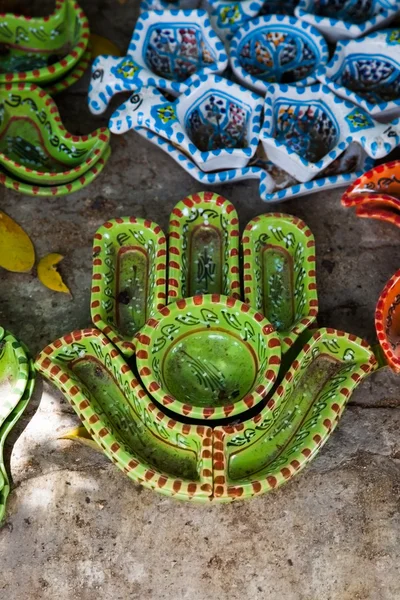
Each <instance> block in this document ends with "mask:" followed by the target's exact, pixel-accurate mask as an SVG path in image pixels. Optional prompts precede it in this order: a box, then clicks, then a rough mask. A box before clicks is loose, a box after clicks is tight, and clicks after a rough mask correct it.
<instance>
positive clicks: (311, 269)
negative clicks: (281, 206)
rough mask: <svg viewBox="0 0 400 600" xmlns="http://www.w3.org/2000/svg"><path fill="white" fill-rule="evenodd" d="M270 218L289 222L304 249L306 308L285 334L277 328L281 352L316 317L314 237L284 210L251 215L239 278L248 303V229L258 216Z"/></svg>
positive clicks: (250, 252) (250, 279)
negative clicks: (241, 279) (241, 280)
mask: <svg viewBox="0 0 400 600" xmlns="http://www.w3.org/2000/svg"><path fill="white" fill-rule="evenodd" d="M269 219H271V224H274V222H275V224H276V225H278V224H277V223H276V220H280V221H284V222H286V223H290V224H293V225H294V226H295V227H296V228H297V229H298V230H299V231H300V232H301V233H302V234H303V236H304V250H305V260H306V262H307V265H306V271H307V272H306V280H307V281H308V289H307V300H308V310H307V313H308V314H307V316H304V317H303V318H302V319H300V320H299V321H298V322H297V323H296V324H295V325H294V326H293V327H292V328H291V330H290V334H289V335H288V336H282V335H281V334H280V333H279V332H277V333H278V335H279V336H280V338H281V342H282V352H283V353H285V352H287V350H288V349H289V348H290V347H291V346H292V345H293V344H294V342H295V341H296V339H297V338H298V336H299V335H300V334H301V333H302V332H303V331H304V330H305V329H307V328H309V327H310V326H311V325H312V324H313V323H314V322H315V319H316V318H317V315H318V294H317V282H316V257H315V239H314V236H313V234H312V231H311V229H310V228H309V227H308V226H307V225H306V224H305V223H304V221H302V220H301V219H299V218H297V217H293V216H292V215H287V214H285V213H266V214H263V215H259V216H258V217H255V218H254V219H252V220H251V221H250V222H249V223H248V224H247V225H246V227H245V229H244V232H243V236H242V246H243V281H244V296H245V302H247V303H248V304H250V305H252V295H253V294H254V286H256V285H257V284H256V283H255V282H254V278H253V270H254V267H253V261H254V253H253V244H252V241H251V235H250V234H251V231H252V229H253V227H254V224H255V223H259V222H260V221H262V220H269Z"/></svg>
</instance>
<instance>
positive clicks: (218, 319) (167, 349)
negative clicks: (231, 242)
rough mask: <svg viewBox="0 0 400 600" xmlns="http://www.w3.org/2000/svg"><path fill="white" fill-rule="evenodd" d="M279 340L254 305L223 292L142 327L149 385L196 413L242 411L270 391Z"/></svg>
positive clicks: (143, 373) (140, 350)
mask: <svg viewBox="0 0 400 600" xmlns="http://www.w3.org/2000/svg"><path fill="white" fill-rule="evenodd" d="M280 355H281V348H280V340H279V337H278V335H277V333H276V332H275V330H274V328H273V327H272V325H271V323H270V322H269V321H268V320H267V319H266V318H265V317H264V316H263V315H261V314H260V313H257V312H255V311H254V310H252V309H251V308H250V307H249V305H247V304H244V303H243V302H240V301H239V300H235V299H234V298H229V297H226V296H219V295H218V294H212V295H204V296H194V297H193V298H186V299H185V300H179V301H178V302H175V303H173V304H169V305H168V306H166V307H164V308H163V309H161V310H160V311H159V312H158V313H157V314H156V315H155V316H154V318H152V319H150V320H149V321H148V322H147V324H146V325H145V327H144V328H143V329H142V330H141V331H140V333H139V334H138V343H137V354H136V358H137V366H138V371H139V375H140V377H141V378H142V381H143V384H144V386H145V387H146V388H147V390H148V392H149V393H150V394H152V395H153V397H154V398H155V399H156V400H158V401H159V402H161V403H162V404H163V405H164V406H167V407H168V408H169V409H170V410H172V411H174V412H176V413H178V414H181V415H184V416H189V417H192V418H195V419H221V418H226V417H230V416H233V415H238V414H240V413H242V412H244V411H246V410H248V409H249V408H251V407H252V406H254V405H255V404H257V402H259V401H260V400H261V399H262V398H264V397H265V396H266V394H267V393H268V391H269V390H270V388H271V386H272V385H273V383H274V381H275V380H276V376H277V374H278V371H279V366H280V362H281V360H280Z"/></svg>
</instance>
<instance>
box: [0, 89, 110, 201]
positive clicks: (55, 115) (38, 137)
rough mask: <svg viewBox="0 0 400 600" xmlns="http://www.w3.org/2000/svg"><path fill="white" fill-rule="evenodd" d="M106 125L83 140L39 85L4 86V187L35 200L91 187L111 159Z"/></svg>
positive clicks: (0, 136)
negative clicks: (69, 126) (62, 117)
mask: <svg viewBox="0 0 400 600" xmlns="http://www.w3.org/2000/svg"><path fill="white" fill-rule="evenodd" d="M109 141H110V132H109V130H108V129H107V128H105V127H103V128H100V129H97V130H95V131H94V132H93V133H91V134H89V135H83V136H77V135H72V134H71V133H69V132H68V131H67V130H66V129H65V127H64V126H63V125H62V122H61V118H60V114H59V112H58V109H57V106H56V104H55V102H54V100H53V99H52V98H51V97H50V96H49V95H48V94H47V93H46V92H45V91H44V90H43V89H42V88H40V87H38V86H36V85H34V84H33V83H14V84H11V83H7V84H4V85H0V184H2V185H4V186H6V187H8V188H10V189H13V190H16V191H19V192H22V193H24V194H28V195H31V196H61V195H64V194H69V193H71V192H74V191H77V190H79V189H81V188H83V187H84V186H86V185H88V183H90V182H91V181H92V180H93V179H94V178H95V177H97V175H98V174H99V173H100V172H101V171H102V169H103V168H104V165H105V163H106V161H107V159H108V157H109V155H110V146H109Z"/></svg>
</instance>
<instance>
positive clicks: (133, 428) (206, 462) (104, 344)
mask: <svg viewBox="0 0 400 600" xmlns="http://www.w3.org/2000/svg"><path fill="white" fill-rule="evenodd" d="M35 364H36V368H37V369H38V370H39V371H40V372H41V373H43V375H45V376H46V377H48V378H49V379H51V380H52V381H53V382H54V383H55V384H56V385H57V386H58V387H59V388H60V389H61V391H62V392H63V393H64V394H65V395H66V397H67V398H68V400H69V401H70V402H71V404H72V406H73V408H74V409H75V411H76V412H77V414H78V415H79V416H80V417H81V419H82V422H83V424H84V426H85V427H86V429H87V430H88V431H89V433H90V434H91V435H92V437H93V438H94V439H95V440H96V442H97V443H98V444H100V446H101V448H102V449H103V451H104V452H105V454H106V455H107V456H108V457H109V458H111V460H113V461H114V462H115V463H116V464H117V465H118V466H119V467H120V468H121V469H122V470H123V471H124V472H125V473H127V475H128V476H129V477H131V478H132V479H133V480H134V481H139V482H140V483H143V485H146V486H147V487H150V488H159V489H160V491H163V492H164V493H166V494H172V495H176V496H177V497H178V498H179V497H181V498H185V499H189V498H191V497H194V496H196V497H198V498H200V499H205V498H207V497H208V496H209V495H210V493H211V491H212V488H211V482H210V479H209V475H208V473H209V472H211V471H210V467H211V453H210V452H208V453H205V452H204V449H205V448H207V447H208V446H209V445H210V442H211V440H210V436H211V430H210V429H209V428H206V427H195V426H189V425H183V424H180V423H177V422H175V421H173V420H172V419H169V418H168V417H166V416H165V415H163V414H162V413H161V411H159V410H158V409H157V408H156V406H155V405H154V404H153V403H152V401H151V400H150V398H149V397H148V396H147V394H146V392H145V391H144V389H143V388H142V387H141V385H140V383H139V382H138V381H137V380H136V379H135V377H134V375H133V373H132V371H131V370H130V368H129V367H128V365H127V364H126V363H125V361H124V360H123V359H122V358H121V357H120V356H119V355H118V352H117V350H116V349H115V348H114V346H113V345H112V344H111V342H110V341H109V340H108V339H107V338H106V337H105V336H104V335H103V334H102V333H101V332H100V331H98V330H97V329H86V330H80V331H75V332H73V333H72V334H70V335H68V336H64V337H63V338H61V339H60V340H57V341H56V342H55V343H54V344H52V345H51V346H48V347H47V348H45V350H44V351H43V352H42V353H41V354H40V355H39V356H38V358H37V360H36V363H35Z"/></svg>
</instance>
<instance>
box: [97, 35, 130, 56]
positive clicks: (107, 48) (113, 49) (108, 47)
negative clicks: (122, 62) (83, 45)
mask: <svg viewBox="0 0 400 600" xmlns="http://www.w3.org/2000/svg"><path fill="white" fill-rule="evenodd" d="M90 51H91V55H92V58H96V56H99V55H100V54H111V55H112V56H122V52H121V50H120V49H119V48H118V46H116V45H115V44H114V42H112V41H111V40H108V39H107V38H105V37H102V36H101V35H97V34H96V33H91V34H90Z"/></svg>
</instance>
